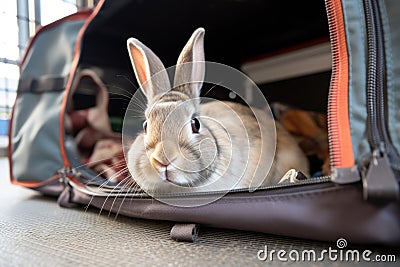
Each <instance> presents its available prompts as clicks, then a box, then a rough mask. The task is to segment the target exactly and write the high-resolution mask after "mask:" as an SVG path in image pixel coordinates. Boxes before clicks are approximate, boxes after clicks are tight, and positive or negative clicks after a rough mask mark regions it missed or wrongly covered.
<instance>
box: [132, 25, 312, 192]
mask: <svg viewBox="0 0 400 267" xmlns="http://www.w3.org/2000/svg"><path fill="white" fill-rule="evenodd" d="M204 33H205V30H204V29H203V28H198V29H197V30H196V31H194V33H193V34H192V36H191V38H190V39H189V41H188V42H187V44H186V45H185V47H184V48H183V50H182V52H181V54H180V56H179V58H178V62H177V65H176V71H175V76H174V86H173V87H171V84H170V80H169V78H168V74H167V72H166V71H165V68H164V65H163V63H162V62H161V60H160V59H159V58H158V57H157V56H156V55H155V54H154V53H153V52H152V51H151V50H150V49H149V48H148V47H146V46H145V45H144V44H143V43H141V42H140V41H139V40H137V39H135V38H129V39H128V41H127V47H128V52H129V56H130V60H131V63H132V66H133V70H134V73H135V76H136V79H137V81H138V82H139V84H140V85H141V90H142V92H143V93H144V95H145V96H146V98H147V108H146V110H145V117H146V121H145V122H144V124H143V132H141V133H140V134H138V135H137V137H136V138H135V140H134V141H133V143H132V144H131V145H130V147H129V149H128V152H127V166H128V169H129V171H130V173H131V175H132V177H133V179H134V180H135V181H136V182H137V184H138V185H139V186H140V187H141V188H142V189H143V190H145V191H146V192H147V193H169V192H176V191H179V192H204V191H207V192H208V191H224V190H231V189H239V188H249V189H251V188H255V187H258V186H260V185H261V186H268V185H274V184H277V183H278V182H279V180H280V179H281V177H282V176H283V175H284V174H285V173H286V172H287V171H288V170H289V169H291V168H294V169H296V170H299V171H301V172H303V173H304V174H306V175H307V174H308V161H307V158H306V157H305V155H304V153H303V152H302V151H301V149H300V148H299V147H298V145H297V143H296V142H295V140H294V139H293V138H292V137H291V136H290V135H289V133H288V132H286V131H285V130H284V128H283V127H282V126H281V125H280V124H278V123H276V122H275V121H274V119H273V117H272V115H268V113H266V112H264V111H262V110H259V109H250V108H249V107H246V106H244V105H242V104H239V103H234V102H228V101H211V102H207V103H200V102H201V101H200V91H201V87H202V85H203V80H204V76H205V62H204V48H203V40H204ZM153 75H154V76H153ZM170 88H172V89H170ZM260 125H263V127H264V128H263V127H260ZM275 126H276V137H277V138H276V139H275ZM261 133H263V134H261ZM275 140H276V141H277V142H276V141H275ZM275 144H276V145H275ZM275 148H276V153H275V155H274V152H275ZM268 170H269V172H268Z"/></svg>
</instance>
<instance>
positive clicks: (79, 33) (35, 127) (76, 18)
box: [9, 0, 400, 245]
mask: <svg viewBox="0 0 400 267" xmlns="http://www.w3.org/2000/svg"><path fill="white" fill-rule="evenodd" d="M283 2H284V1H240V2H238V1H224V2H213V1H201V2H190V4H189V2H187V3H186V2H185V3H179V8H177V5H176V4H178V3H175V2H174V1H172V2H171V1H168V2H165V1H125V0H118V1H116V0H113V1H100V3H99V4H98V5H97V7H96V8H95V9H94V10H93V11H90V10H85V11H80V12H78V13H76V14H73V15H70V16H68V17H65V18H63V19H61V20H59V21H56V22H54V23H52V24H49V25H47V26H44V27H43V28H41V29H40V30H39V31H38V32H37V34H36V35H35V36H34V37H33V38H32V40H31V42H30V44H29V46H28V48H27V51H26V53H25V56H24V58H23V60H22V62H21V76H20V80H19V85H18V93H17V99H16V102H15V106H14V109H13V113H12V119H11V122H10V129H9V139H10V142H9V144H10V146H9V159H10V160H9V161H10V172H11V182H12V183H14V184H16V185H21V186H24V187H28V188H31V189H34V190H37V191H40V192H42V193H44V194H49V195H54V196H58V201H59V203H60V205H62V206H64V207H70V206H74V205H80V204H82V205H91V206H94V207H98V208H101V209H103V210H108V211H111V212H114V213H118V214H122V215H126V216H131V217H136V218H143V219H154V220H168V221H173V222H176V223H177V225H176V227H174V228H173V229H172V231H171V235H172V236H173V237H174V238H176V239H180V240H191V239H192V238H193V235H195V232H196V231H193V230H194V226H195V225H198V224H199V225H207V226H212V227H220V228H228V229H239V230H249V231H257V232H264V233H270V234H278V235H285V236H292V237H297V238H307V239H316V240H325V241H334V240H337V239H338V238H341V237H342V238H346V239H347V240H348V241H349V242H352V243H362V244H366V243H376V244H392V245H393V244H400V203H399V177H400V173H399V172H400V161H399V154H398V151H399V149H400V123H399V118H400V110H399V108H398V103H400V94H399V90H400V60H399V59H400V32H399V29H400V28H399V27H398V25H399V24H400V16H399V13H398V11H399V10H400V2H399V1H393V0H326V3H325V6H324V5H323V3H322V4H321V3H318V1H317V2H315V1H312V2H311V1H310V2H309V3H308V2H307V3H305V2H304V1H303V2H291V3H290V5H291V6H290V7H288V6H287V4H288V3H283ZM326 14H327V16H326ZM326 17H327V21H325V19H326ZM325 25H329V33H328V31H325V28H324V27H325ZM200 26H201V27H204V28H205V29H206V31H207V35H206V36H207V37H206V38H205V51H206V52H205V53H206V59H207V60H209V61H215V62H221V63H224V64H227V65H230V66H233V67H236V68H239V67H240V64H242V63H243V62H244V61H246V60H249V59H255V58H256V59H257V57H259V56H260V55H263V54H268V55H271V54H272V55H273V54H276V51H286V50H287V49H286V48H288V47H297V48H299V47H301V46H302V45H303V44H304V43H310V42H315V40H317V41H321V40H325V39H326V38H327V37H330V38H329V39H328V40H329V41H330V45H331V53H332V69H331V73H330V75H331V76H330V86H329V95H328V94H327V99H328V104H327V107H325V108H326V109H327V111H328V113H327V116H328V136H329V155H330V166H331V174H330V175H328V176H321V177H317V178H313V179H305V180H300V181H298V182H296V183H290V184H286V183H285V184H277V185H275V186H270V187H262V188H258V189H257V190H254V191H252V190H250V191H249V190H248V189H246V190H233V191H231V192H229V193H227V194H225V195H224V196H222V197H220V198H218V199H214V198H215V193H214V192H209V193H193V194H185V195H173V194H171V195H170V196H169V198H170V199H177V200H180V201H183V202H185V203H186V202H188V203H190V202H191V201H197V200H199V199H200V200H201V201H204V203H208V202H209V203H208V204H205V205H199V206H196V207H180V206H174V205H169V204H166V203H163V202H161V201H158V200H157V199H154V198H152V197H150V196H148V195H147V194H146V193H144V192H141V191H140V190H139V191H137V192H126V191H124V189H125V188H124V187H123V186H119V184H118V182H115V181H108V180H107V179H106V178H105V177H104V176H103V175H100V174H102V173H103V172H102V170H104V169H102V167H101V166H98V165H96V166H94V167H93V168H89V166H90V165H91V162H92V161H90V160H89V161H87V158H88V157H90V156H88V155H89V154H88V155H86V156H87V158H86V161H85V160H82V157H83V156H82V153H86V152H87V153H91V151H90V145H87V144H86V143H85V142H86V141H87V139H85V138H84V136H94V135H96V134H97V133H98V132H101V135H100V137H98V138H101V137H104V136H106V137H107V138H108V139H109V140H114V142H111V143H110V146H107V145H105V147H108V150H107V149H106V150H107V153H108V152H109V151H110V150H112V149H114V148H115V149H116V151H118V149H119V148H120V147H118V144H117V143H118V141H115V140H120V138H121V127H122V125H123V118H124V115H125V111H126V108H127V105H128V102H129V99H126V98H124V97H123V96H124V95H125V96H127V95H128V96H130V95H132V94H133V93H134V92H135V90H136V88H137V86H136V84H131V83H132V82H131V81H134V76H133V75H134V73H133V71H132V66H131V64H130V61H129V56H128V52H127V49H126V41H127V39H128V38H130V37H135V38H137V39H139V40H142V41H143V42H144V43H146V44H148V45H149V47H152V49H154V51H157V53H158V54H159V55H160V58H162V59H163V61H164V63H165V65H166V66H171V65H173V64H174V61H175V58H176V56H177V54H178V53H177V52H178V49H179V50H180V49H181V47H182V46H183V44H184V43H183V42H182V40H186V39H187V38H188V37H189V35H190V33H191V32H193V30H194V29H196V28H198V27H200ZM327 29H328V27H327ZM207 38H208V39H207ZM324 38H325V39H324ZM285 49H286V50H285ZM289 50H290V49H289ZM279 53H281V52H278V54H279ZM306 89H307V88H301V87H297V88H296V90H295V92H294V96H295V97H294V99H295V100H294V101H295V102H294V103H291V104H299V105H300V106H302V107H303V108H304V109H307V108H310V105H311V104H309V103H311V102H312V101H317V102H320V103H324V98H323V96H322V98H321V100H318V99H316V98H317V97H318V96H319V95H320V94H321V91H322V92H323V91H324V90H323V89H320V90H318V89H317V88H314V89H315V90H314V89H313V90H314V91H312V92H311V94H305V93H304V92H303V91H302V90H306ZM326 91H328V90H326ZM267 93H274V92H273V89H271V92H270V91H268V92H266V94H267ZM303 93H304V97H303ZM116 96H117V97H116ZM118 96H119V97H118ZM313 96H314V97H313ZM217 97H221V98H224V97H226V96H225V95H219V96H217ZM267 99H268V98H267ZM292 99H293V97H292ZM268 100H269V99H268ZM284 100H285V99H283V102H284ZM99 114H100V115H99ZM104 114H106V115H107V116H106V117H104ZM100 118H101V119H100ZM100 120H101V121H100ZM80 124H82V125H83V124H85V125H89V126H90V128H91V129H92V130H93V129H95V130H96V131H97V132H96V131H95V132H90V131H89V132H85V133H84V134H82V136H83V137H82V138H81V139H80V141H81V142H79V144H77V143H78V141H77V139H76V138H77V133H76V132H74V129H76V127H78V126H77V125H80ZM78 128H79V127H78ZM85 134H86V135H85ZM73 137H75V138H73ZM77 146H82V147H83V148H82V147H81V150H77ZM88 147H89V148H88ZM92 147H93V144H92ZM86 148H88V149H87V150H85V149H86ZM78 151H85V152H79V153H80V154H79V153H78ZM114 155H115V156H116V157H120V159H121V158H123V156H122V157H121V155H117V153H116V154H114ZM93 162H94V161H93ZM110 164H113V163H110ZM94 165H95V164H94ZM96 168H99V169H98V171H96ZM120 171H121V170H120V169H116V170H114V174H115V173H118V172H120ZM120 174H121V175H122V173H120ZM124 175H125V174H124ZM298 178H299V177H298Z"/></svg>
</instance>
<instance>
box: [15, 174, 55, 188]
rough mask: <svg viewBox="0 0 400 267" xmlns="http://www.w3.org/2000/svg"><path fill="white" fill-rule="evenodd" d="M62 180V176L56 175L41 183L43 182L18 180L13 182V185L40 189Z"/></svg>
mask: <svg viewBox="0 0 400 267" xmlns="http://www.w3.org/2000/svg"><path fill="white" fill-rule="evenodd" d="M59 178H60V175H58V174H56V175H53V176H51V177H50V178H48V179H46V180H44V181H41V182H37V181H17V180H11V183H12V184H14V185H20V186H24V187H29V188H32V189H34V188H36V187H40V186H43V185H46V184H48V183H50V182H51V181H54V180H57V179H59Z"/></svg>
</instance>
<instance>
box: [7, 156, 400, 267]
mask: <svg viewBox="0 0 400 267" xmlns="http://www.w3.org/2000/svg"><path fill="white" fill-rule="evenodd" d="M172 226H173V224H172V223H169V222H157V221H146V220H138V219H132V218H127V217H123V216H118V217H116V216H115V215H114V214H110V215H109V214H108V212H102V213H100V212H99V210H97V209H88V210H85V208H84V207H80V208H74V209H65V208H61V207H59V206H58V205H57V203H56V200H55V199H53V198H49V197H44V196H42V195H40V194H37V193H36V192H33V191H31V190H28V189H25V188H20V187H18V186H13V185H10V183H9V176H8V162H7V160H6V159H5V158H2V159H1V158H0V266H1V267H3V266H110V265H112V266H267V265H275V266H281V265H283V266H287V265H291V266H320V265H324V266H341V265H347V266H350V265H354V264H356V265H359V266H364V265H365V262H359V263H354V262H332V261H329V260H326V261H324V262H293V261H288V262H282V261H279V260H277V259H276V258H275V259H274V261H273V262H271V261H266V262H263V261H259V260H258V259H257V252H258V251H259V250H261V249H263V248H264V247H265V245H267V246H268V250H272V249H275V250H280V249H283V250H286V251H290V250H293V249H296V250H298V251H300V252H301V251H302V250H306V249H314V250H316V251H321V250H322V249H327V248H328V247H329V246H331V247H333V248H336V247H335V244H331V243H324V242H314V241H307V240H297V239H291V238H286V237H277V236H272V235H265V234H258V233H249V232H242V231H229V230H222V229H212V228H201V230H200V237H199V240H198V241H197V242H195V243H180V242H176V241H173V240H172V239H171V238H170V237H169V232H170V229H171V227H172ZM359 249H360V250H362V249H364V248H359ZM368 249H370V250H372V251H373V252H374V254H377V253H378V254H379V253H380V254H395V255H396V257H397V263H386V264H384V263H380V264H379V265H381V266H384V265H391V266H398V264H399V262H400V253H399V252H398V251H396V250H397V248H383V247H374V248H368ZM373 265H374V266H376V265H378V263H376V262H375V263H374V264H373Z"/></svg>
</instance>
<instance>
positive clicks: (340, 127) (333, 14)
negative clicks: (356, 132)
mask: <svg viewBox="0 0 400 267" xmlns="http://www.w3.org/2000/svg"><path fill="white" fill-rule="evenodd" d="M326 10H327V15H328V23H329V32H330V39H331V50H332V76H331V84H330V88H329V98H328V134H329V151H330V164H331V168H333V169H339V168H349V167H353V166H354V154H353V147H352V142H351V132H350V122H349V93H348V90H349V58H348V51H347V42H346V32H345V25H344V18H343V9H342V4H341V1H340V0H326Z"/></svg>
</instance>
